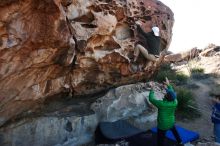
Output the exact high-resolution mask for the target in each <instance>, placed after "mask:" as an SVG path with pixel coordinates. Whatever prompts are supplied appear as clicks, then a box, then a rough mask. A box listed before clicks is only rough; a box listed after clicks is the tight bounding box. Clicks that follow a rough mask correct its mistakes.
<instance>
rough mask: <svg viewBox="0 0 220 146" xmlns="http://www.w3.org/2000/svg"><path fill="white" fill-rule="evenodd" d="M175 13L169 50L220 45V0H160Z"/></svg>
mask: <svg viewBox="0 0 220 146" xmlns="http://www.w3.org/2000/svg"><path fill="white" fill-rule="evenodd" d="M160 1H161V2H163V3H164V4H165V5H167V6H168V7H169V8H171V10H172V11H173V13H174V19H175V22H174V27H173V37H172V42H171V45H170V47H169V51H172V52H174V53H178V52H183V51H186V50H189V49H191V48H193V47H198V48H199V49H203V48H205V47H206V46H208V44H210V43H214V44H216V45H220V11H219V6H220V0H160Z"/></svg>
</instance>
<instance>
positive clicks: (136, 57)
mask: <svg viewBox="0 0 220 146" xmlns="http://www.w3.org/2000/svg"><path fill="white" fill-rule="evenodd" d="M140 46H141V45H139V44H138V45H136V46H135V47H134V62H136V61H137V59H138V56H139V54H140Z"/></svg>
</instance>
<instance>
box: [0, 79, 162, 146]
mask: <svg viewBox="0 0 220 146" xmlns="http://www.w3.org/2000/svg"><path fill="white" fill-rule="evenodd" d="M156 87H157V88H155V95H156V98H158V99H160V98H162V97H163V92H165V91H164V90H162V88H161V86H160V85H159V84H158V85H157V86H156ZM148 95H149V84H145V83H137V84H131V85H126V86H121V87H118V88H116V89H111V90H110V91H109V92H107V93H106V94H104V95H103V96H101V97H100V98H99V99H97V100H94V101H93V102H91V101H90V102H91V103H90V102H87V103H85V102H84V103H82V101H83V100H81V101H75V100H69V103H70V102H74V104H72V105H71V106H70V105H68V104H66V105H65V106H63V107H62V108H61V106H60V105H58V104H56V107H58V106H59V109H60V110H59V111H56V110H54V111H51V108H50V110H49V111H47V113H44V114H43V115H41V116H39V115H38V116H37V117H36V116H35V117H31V118H24V119H22V120H17V121H14V122H13V123H12V124H9V125H7V126H4V127H3V128H1V129H0V145H1V146H30V145H32V146H44V145H45V146H55V145H56V146H79V145H82V144H86V143H88V142H91V141H93V137H94V132H95V129H96V126H97V124H98V122H100V121H109V122H111V121H116V120H119V119H125V120H128V121H130V122H131V121H133V122H132V124H134V125H142V126H140V128H141V127H143V129H144V130H146V129H147V128H150V123H152V122H155V121H156V117H157V112H156V108H154V107H153V106H152V104H150V103H149V101H148ZM84 100H85V99H84ZM50 104H52V103H51V102H50ZM50 104H49V105H47V107H52V105H50ZM85 109H87V111H85V112H83V110H85ZM91 109H92V110H93V111H94V112H91Z"/></svg>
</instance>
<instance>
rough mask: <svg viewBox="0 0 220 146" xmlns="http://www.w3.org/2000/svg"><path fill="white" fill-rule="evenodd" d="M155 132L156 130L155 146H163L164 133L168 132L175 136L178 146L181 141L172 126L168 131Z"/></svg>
mask: <svg viewBox="0 0 220 146" xmlns="http://www.w3.org/2000/svg"><path fill="white" fill-rule="evenodd" d="M157 130H158V132H157V146H164V139H165V135H166V132H167V131H168V130H171V131H172V132H173V135H174V136H175V138H176V141H177V143H178V144H179V145H181V142H182V140H181V138H180V136H179V134H178V132H177V130H176V127H175V126H173V127H172V128H171V129H168V130H160V129H157Z"/></svg>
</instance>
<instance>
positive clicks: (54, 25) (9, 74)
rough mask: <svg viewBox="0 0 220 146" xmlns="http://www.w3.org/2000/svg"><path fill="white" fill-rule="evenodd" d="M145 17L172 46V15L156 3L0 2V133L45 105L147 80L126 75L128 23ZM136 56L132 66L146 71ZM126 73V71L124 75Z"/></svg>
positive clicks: (143, 73) (130, 42)
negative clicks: (65, 96) (61, 96)
mask: <svg viewBox="0 0 220 146" xmlns="http://www.w3.org/2000/svg"><path fill="white" fill-rule="evenodd" d="M143 15H146V16H148V17H149V18H151V21H149V22H148V23H147V24H146V26H145V28H146V30H150V28H151V25H152V24H157V25H158V26H159V28H160V29H161V39H162V44H161V46H162V50H165V49H167V47H168V46H169V43H170V41H171V36H172V26H173V22H174V19H173V13H172V11H171V10H170V9H169V8H168V7H166V6H165V5H164V4H162V3H161V2H160V1H157V0H145V1H144V2H143V3H142V2H141V1H140V0H127V1H126V0H113V1H107V0H103V1H101V0H100V1H99V0H78V1H76V0H41V1H39V0H23V1H17V0H10V1H6V0H3V1H1V2H0V97H2V98H1V101H0V119H1V120H0V126H1V125H3V124H5V122H6V121H8V120H12V119H15V118H18V117H19V116H20V115H23V114H26V113H27V112H28V111H29V110H32V111H37V110H38V109H39V107H40V106H41V105H42V103H44V101H45V100H47V98H49V97H50V98H52V97H54V96H55V95H57V94H63V93H65V92H68V93H70V94H72V95H74V96H76V95H88V94H93V93H97V92H99V91H102V90H104V89H107V88H109V87H112V86H119V85H122V84H128V83H134V82H137V81H140V80H142V79H144V78H150V77H151V75H152V74H153V72H154V71H155V70H156V68H157V67H159V65H160V62H157V65H156V66H155V67H154V66H150V67H149V70H146V71H144V70H143V69H142V68H141V70H135V71H132V70H131V69H130V68H131V62H132V59H133V57H134V56H133V49H134V41H133V40H134V38H133V34H134V29H133V28H134V21H135V20H138V19H140V17H142V16H143ZM145 63H146V60H145V59H144V58H143V57H140V61H139V62H138V63H137V66H139V65H141V66H144V65H145ZM124 68H125V69H127V70H126V71H124Z"/></svg>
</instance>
